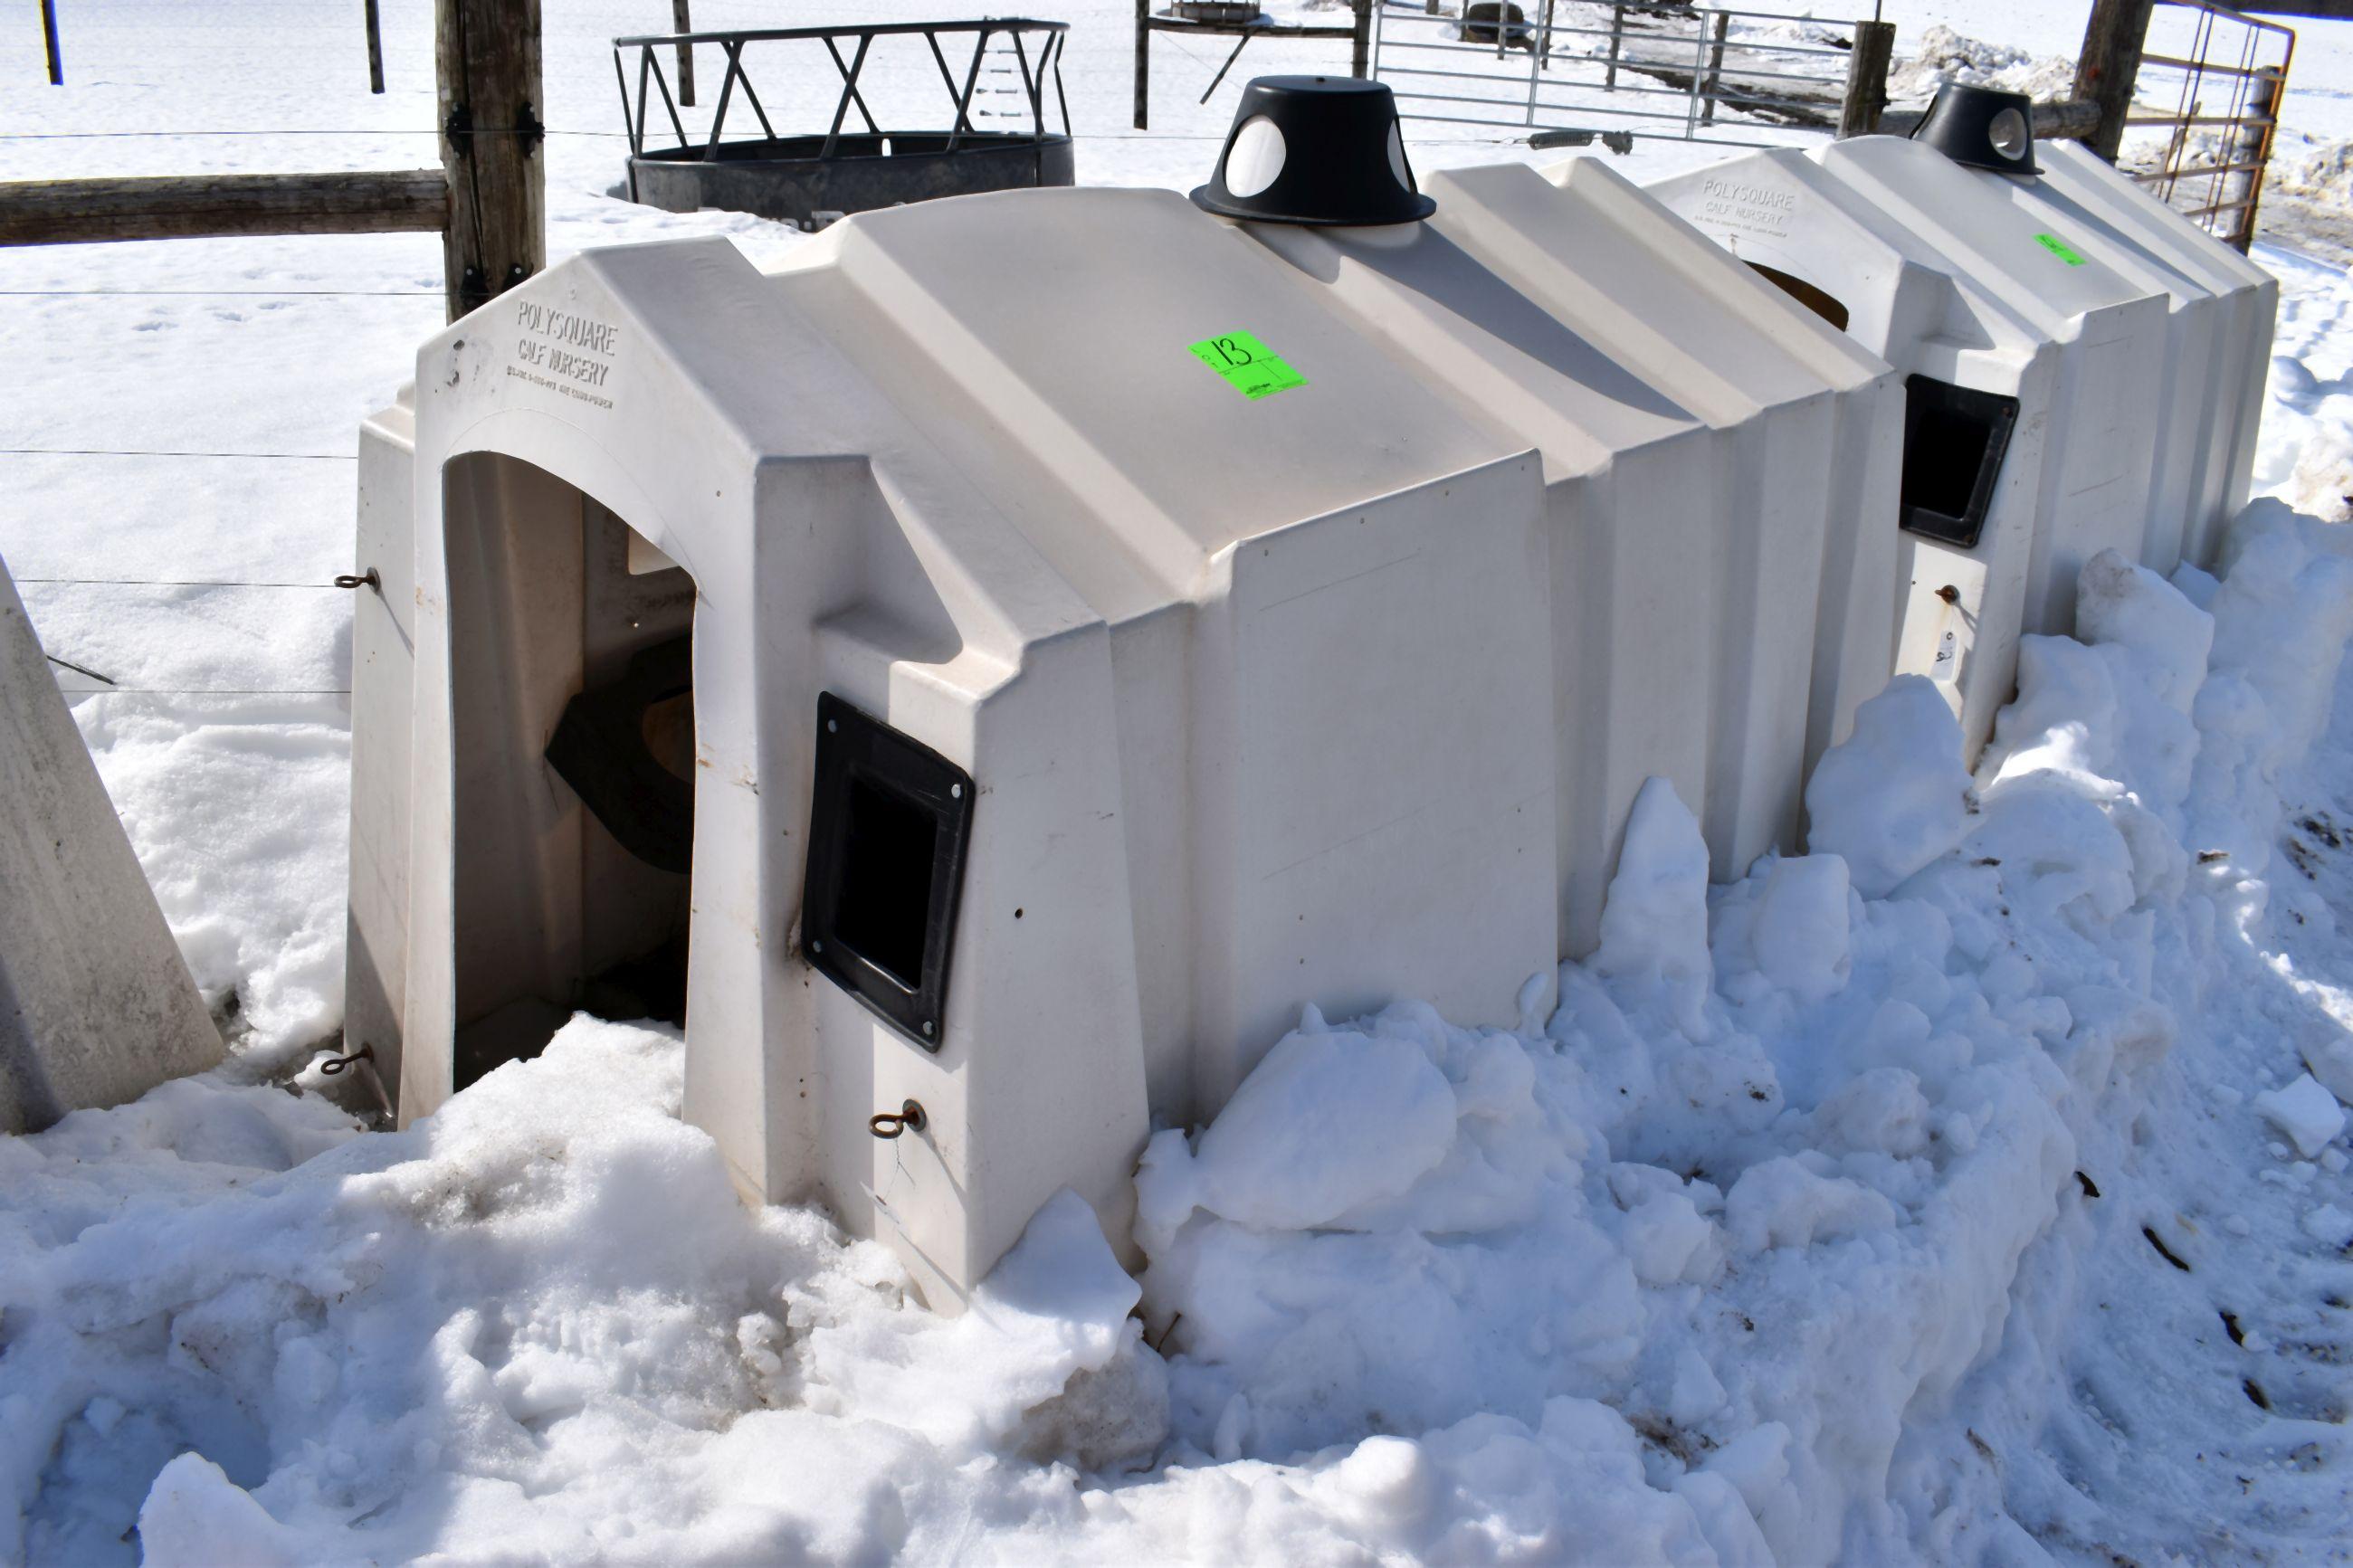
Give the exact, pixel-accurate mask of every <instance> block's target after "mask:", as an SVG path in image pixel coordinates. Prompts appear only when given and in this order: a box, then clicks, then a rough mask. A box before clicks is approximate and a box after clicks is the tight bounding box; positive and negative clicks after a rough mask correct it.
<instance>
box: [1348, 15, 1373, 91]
mask: <svg viewBox="0 0 2353 1568" xmlns="http://www.w3.org/2000/svg"><path fill="white" fill-rule="evenodd" d="M1351 5H1352V8H1353V9H1354V11H1355V12H1356V20H1355V22H1354V23H1353V24H1352V25H1351V26H1350V28H1349V34H1348V74H1349V75H1350V76H1353V77H1356V78H1359V79H1363V78H1368V77H1370V76H1371V75H1372V74H1373V73H1372V69H1371V62H1372V48H1373V0H1351Z"/></svg>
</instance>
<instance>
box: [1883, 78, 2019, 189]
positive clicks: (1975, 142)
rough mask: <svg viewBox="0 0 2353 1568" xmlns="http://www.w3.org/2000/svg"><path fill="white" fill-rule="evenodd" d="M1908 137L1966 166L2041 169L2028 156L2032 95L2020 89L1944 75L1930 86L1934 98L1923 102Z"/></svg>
mask: <svg viewBox="0 0 2353 1568" xmlns="http://www.w3.org/2000/svg"><path fill="white" fill-rule="evenodd" d="M1912 140H1913V141H1915V142H1926V143H1927V144H1928V145H1929V146H1931V147H1934V148H1935V149H1936V151H1937V152H1939V153H1943V154H1944V155H1945V156H1946V157H1947V158H1950V159H1951V160H1952V161H1953V162H1954V163H1959V164H1963V165H1965V166H1966V167H1968V168H1971V169H1990V170H1992V171H1993V172H1994V173H1995V174H2041V173H2042V169H2041V168H2039V167H2038V166H2036V164H2035V162H2034V100H2032V99H2031V98H2029V97H2027V96H2026V94H2024V93H2022V92H2002V91H1999V90H1997V89H1993V88H1990V87H1971V86H1969V85H1968V83H1966V82H1957V81H1948V82H1947V83H1946V84H1945V85H1944V86H1943V87H1941V88H1939V89H1936V101H1935V102H1934V103H1931V104H1930V105H1928V112H1927V113H1926V114H1925V115H1923V116H1922V117H1921V120H1920V123H1919V125H1918V126H1917V127H1916V128H1915V130H1914V131H1913V132H1912Z"/></svg>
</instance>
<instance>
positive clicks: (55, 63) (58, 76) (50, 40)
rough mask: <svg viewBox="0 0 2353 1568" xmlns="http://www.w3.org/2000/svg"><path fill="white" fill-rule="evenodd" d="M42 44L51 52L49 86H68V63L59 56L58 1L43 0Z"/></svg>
mask: <svg viewBox="0 0 2353 1568" xmlns="http://www.w3.org/2000/svg"><path fill="white" fill-rule="evenodd" d="M41 42H42V43H43V44H44V45H46V46H47V47H48V51H49V85H50V86H51V87H63V86H65V84H66V62H65V61H64V60H62V59H60V58H58V0H41Z"/></svg>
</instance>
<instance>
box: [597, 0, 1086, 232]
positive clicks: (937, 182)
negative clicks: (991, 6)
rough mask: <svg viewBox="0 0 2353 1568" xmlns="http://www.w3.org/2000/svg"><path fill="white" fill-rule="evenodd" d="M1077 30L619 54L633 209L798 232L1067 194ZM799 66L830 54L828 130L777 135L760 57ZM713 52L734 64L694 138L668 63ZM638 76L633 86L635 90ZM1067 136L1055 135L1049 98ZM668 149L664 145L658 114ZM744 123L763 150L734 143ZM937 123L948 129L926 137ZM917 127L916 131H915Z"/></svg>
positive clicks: (790, 38) (683, 39) (995, 24)
mask: <svg viewBox="0 0 2353 1568" xmlns="http://www.w3.org/2000/svg"><path fill="white" fill-rule="evenodd" d="M1069 31H1070V26H1069V24H1068V23H1064V22H1039V21H1029V20H1023V19H1018V18H1016V19H1003V20H997V19H991V20H987V21H974V22H900V23H888V24H876V25H871V26H834V27H786V28H776V29H769V30H766V31H759V32H733V33H674V34H665V35H660V36H649V37H628V38H616V39H614V40H613V65H614V69H615V72H616V74H617V77H618V79H619V81H620V88H621V113H622V118H623V121H624V123H625V124H626V126H627V128H628V137H629V170H628V195H629V199H630V200H631V201H635V202H642V203H644V204H645V205H648V206H656V207H660V208H661V209H663V210H664V211H666V212H694V211H696V210H698V209H700V208H702V207H719V208H723V209H724V210H726V211H729V212H744V213H752V214H754V215H756V216H760V217H767V218H777V219H780V220H782V221H785V222H787V223H797V224H800V225H802V226H818V225H820V224H822V223H824V222H827V221H829V220H830V219H831V218H833V217H836V216H843V215H846V214H849V213H856V212H871V211H874V210H876V209H878V208H881V207H891V206H898V205H902V204H905V203H908V202H922V201H930V200H932V199H933V198H934V197H936V196H961V195H976V194H977V193H980V192H983V191H1010V190H1028V189H1031V188H1033V187H1036V186H1040V185H1068V184H1071V183H1072V180H1073V178H1074V172H1075V168H1076V163H1075V158H1074V155H1073V153H1072V147H1071V112H1070V105H1069V103H1068V102H1067V101H1066V100H1064V98H1063V95H1062V79H1061V56H1062V47H1063V40H1064V38H1065V37H1066V36H1067V35H1068V33H1069ZM754 45H757V46H760V50H759V52H760V53H761V54H762V55H763V56H765V57H769V58H776V57H779V56H783V55H786V54H787V53H793V54H798V55H800V56H801V57H803V59H804V61H806V60H807V58H809V57H812V56H814V55H815V53H816V51H818V49H820V48H821V49H822V50H823V51H824V52H825V54H826V55H827V56H828V57H830V59H831V62H832V65H833V68H834V69H835V71H836V72H837V73H838V74H839V77H840V79H841V91H840V93H839V96H838V97H837V98H836V100H834V104H833V112H832V117H831V119H830V121H828V124H827V125H826V127H825V129H823V130H821V131H797V130H793V129H791V128H789V127H787V128H786V129H785V130H782V131H779V130H778V128H777V127H776V124H775V123H774V122H773V121H771V120H770V119H769V117H768V111H767V108H766V105H765V103H764V102H763V100H762V99H761V97H760V94H759V92H758V90H757V89H755V88H754V85H753V81H752V78H751V75H750V74H749V71H748V68H747V66H746V61H747V59H748V58H750V56H751V55H752V53H753V46H754ZM698 47H703V48H716V49H717V50H718V51H719V52H720V53H721V55H722V56H723V57H724V58H725V60H726V69H725V71H724V72H723V75H722V78H721V81H720V88H719V97H718V100H717V102H716V104H715V105H714V107H713V109H712V116H711V123H710V126H709V128H708V129H707V130H705V131H702V132H700V133H699V134H698V133H695V132H691V131H690V130H689V128H688V126H687V123H686V121H685V120H684V118H682V117H681V115H680V113H679V103H678V100H677V99H676V98H674V97H673V96H672V94H671V92H670V82H669V79H668V78H667V77H666V76H665V75H664V74H663V69H662V56H663V52H664V51H666V50H673V49H674V50H676V51H677V52H678V58H680V59H681V60H682V59H684V58H687V57H688V52H689V51H691V50H692V49H695V48H698ZM632 64H634V66H635V68H636V70H635V75H636V79H637V84H636V88H635V90H634V91H632V89H631V87H630V75H631V70H630V67H631V65H632ZM1049 97H1051V99H1052V100H1053V108H1054V110H1058V111H1059V117H1060V126H1061V129H1060V130H1059V131H1053V130H1050V129H1049V125H1050V115H1049V110H1048V99H1049ZM657 100H658V101H659V104H660V106H661V110H662V117H663V118H664V119H666V120H667V121H669V126H670V133H671V136H672V137H673V138H674V142H672V143H670V144H662V139H661V132H660V121H653V122H652V124H651V126H650V128H649V120H652V110H653V108H654V104H655V103H656V101H657ZM745 110H749V111H750V113H751V116H752V118H753V119H754V121H757V132H758V133H757V134H756V135H748V134H739V135H738V136H737V137H736V138H735V139H733V140H730V139H729V138H728V135H727V130H728V125H729V116H730V114H731V113H732V114H733V116H734V121H733V122H734V124H735V126H736V127H737V129H738V131H739V132H745V131H748V130H750V129H751V128H750V127H748V126H746V125H745V123H744V111H745ZM934 120H944V121H946V123H945V125H944V127H943V126H937V125H934V124H931V123H928V122H929V121H934ZM911 127H920V128H911Z"/></svg>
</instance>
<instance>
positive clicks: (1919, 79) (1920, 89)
mask: <svg viewBox="0 0 2353 1568" xmlns="http://www.w3.org/2000/svg"><path fill="white" fill-rule="evenodd" d="M1907 32H1908V29H1907ZM1918 37H1919V43H1918V44H1917V45H1916V46H1913V47H1911V48H1910V52H1908V53H1906V54H1904V55H1902V56H1901V57H1900V58H1897V59H1896V60H1895V61H1894V63H1893V64H1892V65H1891V66H1890V67H1889V68H1888V72H1887V101H1888V102H1889V103H1891V104H1893V105H1894V106H1895V107H1897V108H1901V109H1925V108H1926V107H1927V106H1928V102H1929V100H1931V99H1933V98H1935V97H1936V89H1938V88H1940V87H1942V86H1944V85H1945V84H1946V83H1947V82H1948V81H1957V82H1963V83H1966V84H1968V86H1971V87H1990V88H1999V89H2001V90H2002V91H2004V92H2022V93H2025V94H2026V95H2027V96H2028V97H2030V98H2032V99H2034V100H2037V101H2042V100H2052V99H2062V98H2066V97H2069V96H2070V95H2071V94H2072V93H2073V89H2074V86H2075V62H2074V61H2073V60H2072V59H2069V58H2064V57H2062V56H2058V55H2040V56H2038V55H2034V54H2031V53H2029V52H2028V51H2027V50H2025V49H2019V48H2012V47H2010V46H2009V45H2007V44H1994V43H1988V42H1986V41H1985V40H1984V39H1982V38H1971V37H1964V36H1963V35H1961V34H1959V33H1957V32H1955V31H1953V29H1952V28H1950V27H1947V26H1941V25H1938V24H1933V23H1932V24H1931V25H1930V26H1926V27H1924V28H1922V29H1921V31H1920V33H1919V35H1918ZM1902 42H1903V43H1905V44H1909V39H1908V37H1907V38H1904V39H1903V40H1902Z"/></svg>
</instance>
